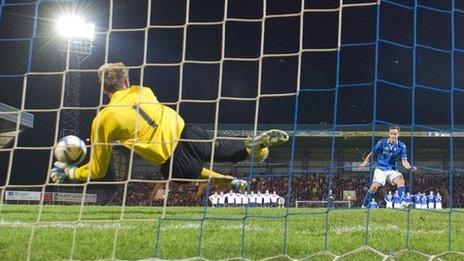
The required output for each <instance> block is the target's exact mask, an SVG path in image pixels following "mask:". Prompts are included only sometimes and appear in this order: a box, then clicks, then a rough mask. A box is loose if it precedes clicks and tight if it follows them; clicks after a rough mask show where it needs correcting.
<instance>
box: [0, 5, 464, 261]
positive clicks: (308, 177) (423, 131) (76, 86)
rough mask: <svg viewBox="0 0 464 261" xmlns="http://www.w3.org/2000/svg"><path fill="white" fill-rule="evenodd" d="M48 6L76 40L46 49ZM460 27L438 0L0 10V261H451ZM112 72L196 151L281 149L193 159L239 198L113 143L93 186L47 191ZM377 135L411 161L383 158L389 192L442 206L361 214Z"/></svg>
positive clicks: (52, 39) (99, 104)
mask: <svg viewBox="0 0 464 261" xmlns="http://www.w3.org/2000/svg"><path fill="white" fill-rule="evenodd" d="M62 14H81V15H83V16H84V18H85V19H86V20H87V21H90V22H93V23H94V25H95V37H93V38H92V41H90V42H89V41H88V39H87V40H85V41H84V42H81V41H73V42H67V43H66V44H65V45H63V41H62V39H61V38H60V37H58V36H57V33H56V30H55V22H56V21H57V19H58V18H59V16H60V15H62ZM463 26H464V3H463V2H462V1H453V0H451V1H406V0H378V1H375V0H336V1H327V0H295V1H282V0H256V1H255V0H253V1H251V0H223V1H219V0H218V1H200V0H169V1H168V0H131V1H126V0H0V88H1V95H0V103H4V104H6V105H7V106H10V107H14V108H17V110H15V111H14V112H13V114H14V115H15V116H14V117H13V118H12V119H13V120H10V121H9V123H8V124H9V125H11V124H12V122H13V125H14V126H13V128H12V129H11V126H8V128H10V129H11V131H8V133H13V135H14V137H13V139H12V138H11V137H8V146H6V147H2V148H0V193H1V194H0V260H42V259H43V260H57V259H58V260H62V259H69V260H84V259H85V260H116V259H118V260H119V259H121V260H126V259H127V260H129V259H130V260H134V259H148V258H155V259H192V260H193V259H208V260H209V259H215V260H216V259H221V260H226V259H252V260H255V259H262V260H271V259H275V260H280V259H306V258H309V259H310V258H324V259H338V258H345V257H346V258H352V259H359V260H371V259H382V260H386V259H388V258H398V259H402V258H405V259H406V258H411V259H424V258H426V259H434V258H437V259H439V258H443V259H448V258H449V259H453V258H455V259H456V260H460V259H462V258H463V255H464V244H462V242H464V233H462V228H461V225H460V224H461V222H462V219H463V218H464V213H463V212H462V210H461V209H460V208H462V207H463V205H464V198H463V196H462V195H461V194H462V193H459V192H460V191H462V190H464V178H463V177H464V176H463V169H464V156H463V155H464V150H463V148H464V143H463V141H464V127H463V126H464V118H463V115H464V104H463V103H464V77H463V74H462V69H463V68H464V59H463V58H464V38H463V34H462V31H463V29H464V28H463ZM68 33H69V32H68ZM80 43H83V44H84V45H83V46H81V47H82V48H79V46H74V45H72V44H80ZM114 62H123V63H124V64H125V65H126V67H127V68H128V69H129V79H130V81H131V83H133V84H137V85H143V86H147V87H149V88H151V89H152V90H153V92H154V93H155V95H156V97H157V99H158V100H159V101H160V102H161V103H162V104H163V105H166V106H169V107H170V108H172V109H174V110H176V112H177V113H179V114H180V115H181V116H182V117H183V119H184V120H185V122H187V123H193V124H196V125H197V126H200V127H201V128H203V129H204V130H205V131H207V133H209V134H211V135H212V137H213V138H212V139H211V140H209V141H208V142H209V144H211V145H212V148H213V149H214V147H215V146H219V145H220V144H221V142H222V141H223V140H224V139H228V140H242V141H245V140H246V139H247V138H248V137H252V136H256V135H259V134H260V133H262V132H263V131H265V130H268V129H275V128H277V129H283V130H285V131H287V132H288V133H289V135H290V140H289V141H288V143H287V144H285V145H283V146H280V147H275V148H274V147H272V148H271V151H270V154H269V157H268V158H267V160H266V161H264V162H255V160H254V158H253V157H252V159H251V160H249V161H244V162H239V163H223V162H215V161H214V159H213V157H211V159H206V160H205V161H206V162H207V163H206V165H205V167H206V168H209V169H212V170H215V171H218V172H221V173H224V174H230V175H233V176H237V177H238V178H240V179H243V180H246V181H247V182H248V183H249V188H248V190H247V194H246V195H245V194H241V195H234V196H232V194H233V193H231V192H230V191H229V189H224V188H221V187H220V186H218V185H214V184H213V182H211V180H206V179H204V180H200V179H178V178H173V177H172V171H171V172H170V173H171V175H170V176H169V177H168V178H167V179H165V177H163V176H162V175H161V173H160V169H159V166H158V167H157V166H153V165H152V164H149V163H147V161H145V160H144V159H143V158H142V157H140V155H137V153H135V152H134V150H133V149H131V148H129V149H128V148H127V147H124V146H122V144H120V143H118V142H115V143H112V144H111V145H112V147H113V153H112V156H111V160H110V164H109V169H108V171H107V174H106V176H105V177H104V178H103V179H99V180H88V181H87V182H75V183H63V184H53V183H52V182H50V180H49V174H48V173H49V171H50V169H51V168H52V167H53V162H54V158H53V148H54V146H56V143H57V141H58V140H59V138H61V137H62V136H63V135H64V134H69V133H72V134H75V135H77V136H79V137H80V138H81V139H83V140H85V141H86V144H87V146H88V149H89V151H90V150H91V149H92V148H93V147H95V146H97V144H95V143H92V141H91V140H90V137H91V133H90V126H91V124H92V120H93V118H94V117H95V116H96V115H97V114H98V113H99V112H100V111H101V110H102V109H103V108H105V107H106V106H108V103H109V101H110V99H109V97H108V96H107V95H105V93H104V91H103V90H102V89H101V86H100V84H99V80H98V74H97V70H98V68H99V67H100V66H101V65H102V64H106V63H114ZM11 114H12V112H11V111H7V112H5V111H0V119H3V118H5V115H8V117H11ZM24 115H27V117H30V115H33V119H34V124H33V127H32V125H31V127H32V128H29V129H25V128H24V126H23V125H24V121H25V119H23V117H25V116H24ZM1 124H2V123H1V122H0V127H2V129H0V133H6V132H5V131H3V127H4V126H3V125H1ZM390 124H394V125H399V126H400V127H402V132H401V133H402V134H401V135H402V136H400V140H401V141H403V142H404V143H405V144H406V146H407V149H408V160H409V161H410V162H412V163H413V164H415V165H416V166H418V167H419V170H418V171H417V173H414V174H413V173H412V172H409V171H407V170H405V169H403V168H401V167H400V169H399V170H400V171H401V172H402V173H403V176H404V178H405V180H406V188H407V191H408V192H410V193H411V194H414V195H415V194H416V193H417V192H421V193H424V194H429V192H430V191H434V193H436V192H439V193H440V194H441V195H442V205H443V209H442V210H438V209H430V208H427V209H420V210H417V209H414V208H410V209H393V210H389V209H379V210H375V211H374V210H371V209H361V208H360V206H361V201H362V198H363V196H364V195H365V193H366V191H367V189H368V186H369V184H370V182H371V181H372V174H373V169H372V168H366V169H361V170H359V169H358V168H357V167H359V164H360V162H362V160H363V157H365V156H366V155H367V153H369V151H370V150H371V149H372V147H373V145H375V144H376V143H377V141H378V140H379V139H380V138H386V137H387V135H388V134H387V132H386V130H387V129H388V125H390ZM21 131H22V132H21ZM2 144H3V143H2ZM218 144H219V145H218ZM90 155H91V153H88V155H87V158H86V159H85V161H84V162H87V161H88V160H89V158H90ZM399 165H401V163H400V162H399ZM395 189H396V188H395V187H394V186H390V185H389V184H386V186H385V187H384V188H383V189H381V190H380V191H379V192H378V193H377V195H376V197H375V198H374V200H375V201H376V202H378V203H380V205H381V206H383V205H384V203H383V200H384V196H385V195H386V194H388V191H389V190H390V191H392V192H394V190H395ZM329 191H331V192H333V195H334V200H333V201H332V200H329V199H328V197H327V196H328V195H329V193H328V192H329ZM345 191H349V192H347V193H345ZM258 192H259V195H260V196H259V197H256V198H255V199H254V200H258V198H260V197H261V199H260V200H262V203H261V204H250V202H251V201H250V199H251V197H250V196H249V195H250V194H252V193H253V195H255V194H258ZM274 193H275V194H276V195H278V196H279V197H280V198H279V201H278V202H281V204H280V205H279V206H283V207H281V208H279V207H273V206H275V204H273V203H272V197H271V196H269V198H268V196H267V195H271V194H274ZM227 194H230V195H231V196H230V197H229V198H227V199H226V197H227ZM263 194H264V195H266V196H262V195H263ZM345 194H346V197H345ZM214 195H217V197H219V198H223V200H224V205H225V206H233V207H227V208H226V207H216V205H215V207H214V208H212V207H211V205H212V204H213V202H214V198H211V196H214ZM353 195H355V196H354V197H353ZM348 196H350V198H349V199H348ZM245 198H246V199H245ZM232 199H233V200H234V205H231V204H228V203H229V200H232ZM239 199H240V201H238V200H239ZM268 199H269V200H270V203H268V202H267V201H266V200H268ZM225 200H227V202H226V201H225ZM237 202H240V203H239V204H238V203H237ZM244 202H248V204H245V203H244ZM215 204H217V205H218V206H220V205H221V201H220V200H219V199H218V201H217V203H215ZM427 206H428V205H427ZM297 208H298V209H297ZM302 208H305V209H302ZM432 238H433V240H432Z"/></svg>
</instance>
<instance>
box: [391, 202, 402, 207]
mask: <svg viewBox="0 0 464 261" xmlns="http://www.w3.org/2000/svg"><path fill="white" fill-rule="evenodd" d="M393 204H394V207H395V208H401V203H393Z"/></svg>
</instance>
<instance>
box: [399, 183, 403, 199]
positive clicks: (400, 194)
mask: <svg viewBox="0 0 464 261" xmlns="http://www.w3.org/2000/svg"><path fill="white" fill-rule="evenodd" d="M398 196H400V200H401V201H403V200H404V186H402V187H398Z"/></svg>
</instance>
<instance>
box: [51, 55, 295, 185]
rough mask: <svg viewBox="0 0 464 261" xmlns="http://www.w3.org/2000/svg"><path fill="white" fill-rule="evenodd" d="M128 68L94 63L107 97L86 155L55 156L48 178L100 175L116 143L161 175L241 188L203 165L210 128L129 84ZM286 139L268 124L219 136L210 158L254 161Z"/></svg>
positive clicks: (80, 178)
mask: <svg viewBox="0 0 464 261" xmlns="http://www.w3.org/2000/svg"><path fill="white" fill-rule="evenodd" d="M128 73H129V70H128V68H126V67H125V65H124V64H123V63H110V64H105V65H102V66H101V67H100V68H99V70H98V75H99V79H100V84H101V86H102V87H103V92H104V93H105V94H106V95H108V97H109V98H110V102H109V104H108V105H107V106H106V107H105V108H104V109H102V110H101V111H100V112H99V113H98V114H97V115H96V117H95V118H94V119H93V122H92V127H91V137H90V138H91V143H92V151H91V154H90V160H89V162H88V163H87V164H85V165H83V166H81V167H76V166H72V165H67V164H65V163H63V162H59V161H57V162H55V163H54V167H53V168H52V169H51V171H50V179H51V181H52V182H54V183H63V182H72V181H81V182H85V181H88V180H98V179H101V178H103V177H104V176H105V175H106V172H107V169H108V165H109V163H110V158H111V151H112V145H114V144H120V145H123V146H125V147H126V148H128V149H133V150H134V152H135V153H136V154H138V155H139V156H141V157H142V158H144V159H145V160H147V161H148V162H150V163H152V164H153V165H157V166H160V167H161V168H160V170H161V173H162V174H163V177H164V178H165V179H168V178H169V177H172V178H180V179H211V181H212V182H213V183H215V184H218V185H220V186H222V187H224V188H230V189H233V190H235V191H245V190H246V189H247V187H248V183H247V182H246V181H245V180H241V179H237V178H235V177H233V176H229V175H223V174H220V173H217V172H214V171H213V170H210V169H208V168H205V167H204V166H205V163H206V162H208V161H210V160H211V156H212V153H213V148H212V146H211V142H212V140H213V135H212V134H211V133H208V132H206V131H204V130H203V129H201V128H200V127H198V126H196V125H193V124H186V123H185V122H184V120H183V119H182V117H181V116H180V115H179V114H178V113H177V112H176V111H175V110H173V109H171V108H169V107H167V106H164V105H162V104H161V103H159V102H158V100H157V97H156V96H155V94H154V93H153V92H152V90H151V89H150V88H148V87H144V86H138V85H132V86H131V85H130V84H129V76H128V75H129V74H128ZM286 141H288V134H287V133H286V132H284V131H281V130H269V131H266V132H264V133H262V134H261V135H259V136H256V137H254V138H248V139H247V140H246V141H245V142H244V141H242V140H230V139H219V140H216V142H215V143H214V145H215V146H214V161H215V162H239V161H243V160H247V159H251V158H252V157H253V160H254V161H256V162H260V161H263V160H265V159H266V158H267V156H268V154H269V147H271V146H276V145H279V144H282V143H284V142H286ZM171 158H172V169H170V165H171ZM170 170H171V171H172V173H171V176H170Z"/></svg>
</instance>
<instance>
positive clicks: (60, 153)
mask: <svg viewBox="0 0 464 261" xmlns="http://www.w3.org/2000/svg"><path fill="white" fill-rule="evenodd" d="M53 153H54V154H55V158H56V159H57V160H58V161H61V162H64V163H66V164H68V165H77V164H79V163H81V162H82V160H84V158H85V155H86V154H87V147H86V146H85V143H84V141H83V140H81V139H80V138H79V137H76V136H73V135H68V136H66V137H64V138H62V139H61V140H60V141H58V143H57V144H56V147H55V150H54V151H53Z"/></svg>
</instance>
